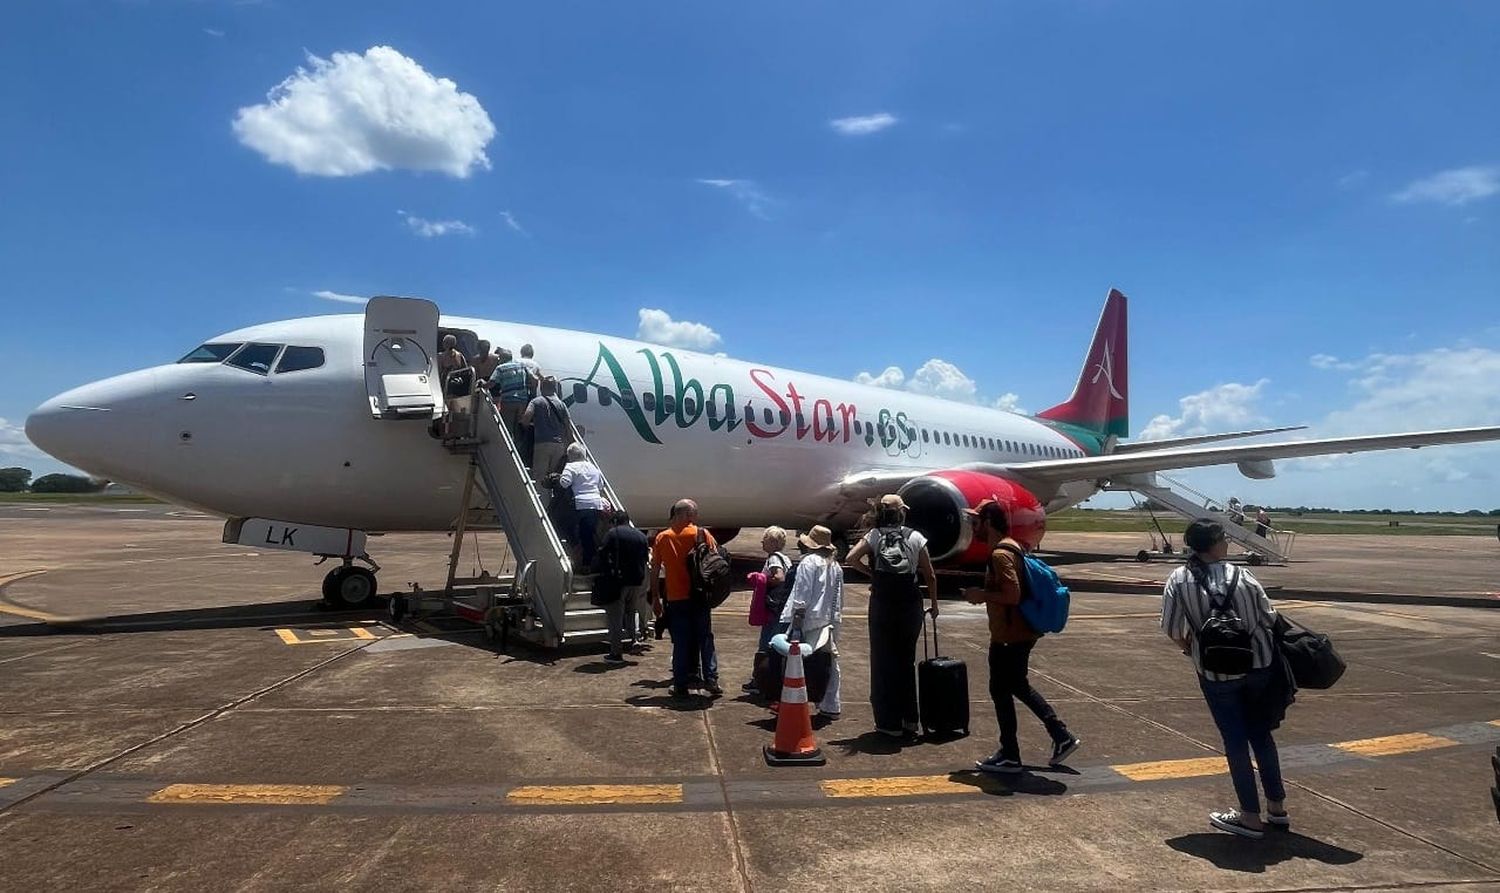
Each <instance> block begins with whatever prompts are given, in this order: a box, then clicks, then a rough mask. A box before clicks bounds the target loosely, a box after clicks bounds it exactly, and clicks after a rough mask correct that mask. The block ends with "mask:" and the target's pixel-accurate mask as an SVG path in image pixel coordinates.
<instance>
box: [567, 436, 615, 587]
mask: <svg viewBox="0 0 1500 893" xmlns="http://www.w3.org/2000/svg"><path fill="white" fill-rule="evenodd" d="M567 455H568V464H567V465H564V466H563V470H562V474H561V475H560V476H559V477H558V479H557V485H558V486H559V487H562V488H565V489H571V490H572V491H573V519H574V522H575V524H576V526H577V530H576V531H575V532H573V536H570V537H569V539H573V538H574V536H576V540H575V541H576V542H577V543H578V553H579V554H578V559H579V564H580V565H581V566H583V567H589V566H591V565H593V563H594V543H595V542H596V541H597V540H598V537H599V516H600V513H601V512H603V510H604V506H605V503H604V496H603V495H602V494H601V492H600V490H601V488H602V487H603V484H604V473H603V472H602V471H600V470H599V466H597V465H595V464H594V463H592V462H590V461H589V456H588V450H586V449H584V446H583V444H581V443H570V444H568V454H567Z"/></svg>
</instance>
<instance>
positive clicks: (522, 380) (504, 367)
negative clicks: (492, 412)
mask: <svg viewBox="0 0 1500 893" xmlns="http://www.w3.org/2000/svg"><path fill="white" fill-rule="evenodd" d="M495 359H497V360H499V363H498V364H497V365H496V366H495V371H494V372H491V373H490V394H491V395H492V396H493V397H494V398H495V405H496V406H498V407H499V408H500V418H501V420H503V421H504V422H505V426H506V428H507V429H508V430H509V431H510V436H511V439H512V440H515V441H516V443H517V445H519V444H520V441H521V415H522V414H523V413H524V412H526V405H527V404H528V403H530V402H531V372H530V371H528V370H527V368H526V367H525V366H524V365H522V364H521V363H518V362H516V360H515V359H514V358H513V357H512V356H511V352H510V351H508V350H506V349H505V348H503V347H502V348H500V350H499V352H498V353H497V354H496V356H495Z"/></svg>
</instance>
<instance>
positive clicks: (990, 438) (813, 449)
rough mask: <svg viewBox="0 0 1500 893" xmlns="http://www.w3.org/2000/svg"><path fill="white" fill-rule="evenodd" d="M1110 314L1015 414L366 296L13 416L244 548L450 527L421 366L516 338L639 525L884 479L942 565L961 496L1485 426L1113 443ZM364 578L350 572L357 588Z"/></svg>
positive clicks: (953, 548)
mask: <svg viewBox="0 0 1500 893" xmlns="http://www.w3.org/2000/svg"><path fill="white" fill-rule="evenodd" d="M1126 330H1127V326H1126V299H1125V296H1124V295H1122V294H1120V293H1119V292H1118V291H1113V290H1112V291H1111V292H1110V294H1109V297H1108V299H1107V300H1106V302H1105V305H1104V311H1103V314H1102V316H1101V318H1100V321H1099V324H1098V328H1097V330H1096V332H1095V334H1094V340H1093V342H1092V344H1091V345H1090V347H1089V350H1088V353H1087V354H1086V356H1085V361H1084V366H1083V370H1082V373H1081V374H1080V375H1079V378H1078V383H1077V385H1076V387H1075V388H1074V390H1073V394H1072V396H1071V397H1069V399H1068V400H1067V401H1066V402H1064V403H1061V404H1058V405H1057V406H1054V407H1052V408H1051V409H1048V410H1046V411H1044V412H1041V413H1038V414H1037V415H1036V416H1025V415H1020V414H1016V413H1012V412H1005V411H1002V410H997V409H987V408H984V407H980V406H972V405H965V404H961V403H956V402H952V401H947V400H942V399H936V398H930V397H923V396H918V395H916V394H911V393H905V392H899V391H892V390H885V389H881V388H876V387H869V386H865V385H860V384H856V383H854V382H850V381H843V380H839V379H833V378H826V377H822V376H817V375H811V374H808V373H804V372H796V371H792V370H790V369H780V368H775V367H771V366H765V365H757V364H754V363H747V362H742V361H740V360H732V359H727V358H723V357H716V356H709V355H707V354H702V353H696V352H693V351H686V350H678V349H675V348H664V347H660V346H657V345H653V344H647V343H643V342H639V341H631V340H627V339H623V338H614V337H610V336H606V335H593V334H587V333H583V332H574V331H566V330H561V329H551V328H542V327H539V326H528V325H521V324H517V323H507V322H495V321H490V320H482V319H467V318H460V317H446V318H440V317H439V314H438V309H437V307H436V305H434V304H431V303H430V302H426V301H418V300H410V299H400V298H375V299H372V300H371V302H370V303H369V305H368V306H367V308H366V311H365V313H364V314H363V315H360V314H348V315H337V316H319V317H311V318H306V319H293V320H286V321H282V322H273V323H267V324H265V325H258V326H251V327H249V328H244V329H238V330H235V331H232V332H226V333H225V334H223V335H219V336H218V337H215V338H211V339H209V340H208V341H207V342H205V343H204V344H202V345H200V346H199V347H197V348H195V349H193V350H192V351H191V352H189V353H188V354H187V355H186V356H185V357H183V358H182V359H181V360H179V361H177V362H176V363H173V364H168V365H163V366H155V367H152V368H150V369H144V370H141V371H138V372H131V373H127V374H125V375H118V376H115V377H113V378H107V379H104V380H102V381H97V382H94V383H92V384H87V385H84V386H82V387H79V388H75V389H73V390H70V391H67V392H65V393H63V394H59V395H58V396H56V397H54V398H52V399H51V400H48V401H47V402H46V403H44V404H43V405H42V406H40V407H39V408H38V409H37V410H36V411H35V412H34V413H33V414H32V415H31V416H30V417H29V418H28V419H27V420H26V434H27V436H28V437H29V438H30V439H31V441H32V442H33V443H35V444H36V445H37V446H38V447H40V448H41V449H43V450H45V451H47V452H48V453H50V454H52V455H53V456H55V457H57V458H58V459H60V460H62V461H63V462H66V463H68V464H70V465H73V466H75V467H77V468H80V469H84V470H86V471H88V472H89V473H90V474H93V475H96V476H99V477H103V478H108V479H110V480H113V481H119V482H122V483H126V484H128V485H130V486H131V487H133V488H136V489H138V490H140V491H142V492H145V493H150V494H154V495H157V496H159V497H161V498H163V499H165V500H168V501H170V502H174V503H178V504H182V505H186V506H191V507H194V508H198V509H201V510H203V511H206V512H210V513H213V514H216V515H220V516H223V517H226V518H229V519H231V521H232V522H233V520H234V519H275V520H276V521H278V522H281V523H282V525H283V527H282V528H277V527H275V525H274V524H273V525H271V526H269V527H268V528H267V533H266V536H265V539H266V540H267V542H265V543H256V544H258V545H270V546H276V545H278V544H277V543H276V542H273V541H274V540H275V538H276V537H275V535H273V534H272V532H271V531H275V530H278V529H285V528H287V527H291V526H294V525H295V526H303V525H306V526H311V527H317V528H329V529H333V530H334V531H335V536H338V535H342V534H344V533H347V534H348V536H349V537H350V539H349V542H351V543H352V542H353V537H354V536H355V535H356V534H357V535H358V536H359V538H360V540H361V541H363V538H364V534H365V533H377V532H386V531H422V530H449V529H452V527H453V526H454V523H455V519H456V518H457V516H458V515H459V513H460V512H459V505H458V502H459V499H460V498H461V497H460V494H461V492H462V487H463V484H464V480H465V476H466V474H467V471H468V459H467V458H466V457H464V456H461V455H454V454H452V453H450V452H448V451H446V450H444V449H443V448H442V447H441V446H440V445H439V443H438V442H437V441H436V440H434V439H433V435H432V434H431V433H430V427H431V426H430V422H431V421H432V419H434V418H435V417H438V416H441V414H442V413H443V411H444V410H443V401H442V395H441V391H440V385H439V383H438V382H437V380H436V379H437V376H436V375H435V374H433V372H432V366H433V362H434V356H435V354H436V346H437V344H438V342H439V339H440V337H441V336H442V335H443V334H455V335H458V336H459V337H460V341H461V344H463V345H465V346H467V348H469V349H470V350H472V348H473V347H474V346H475V342H476V341H477V340H478V339H484V340H487V341H489V342H490V343H491V344H494V345H496V346H497V347H508V348H511V349H512V350H514V349H516V348H518V347H519V346H520V345H521V344H523V343H530V344H533V345H535V348H536V355H537V358H538V360H539V361H540V362H541V364H542V366H543V367H544V369H545V370H546V372H548V373H549V374H551V375H555V376H556V377H557V378H559V379H560V381H561V383H562V396H563V397H564V399H565V400H566V402H567V403H568V404H569V405H570V407H571V413H572V416H573V418H574V420H575V422H576V423H577V424H578V425H579V427H580V429H581V430H582V431H583V432H584V433H585V437H586V440H587V441H588V443H589V446H590V447H591V449H592V451H593V453H594V455H595V456H596V457H597V458H598V460H599V463H600V464H601V466H602V467H603V469H604V471H605V474H606V475H607V476H608V477H609V478H610V480H611V481H612V482H613V484H614V486H615V489H616V491H617V492H618V493H619V495H620V498H621V500H622V501H623V502H624V504H625V505H626V506H627V507H629V508H630V509H631V510H632V513H633V515H634V517H635V519H636V520H637V522H638V523H640V524H641V525H642V526H653V525H655V524H661V523H665V521H666V517H667V510H668V507H669V506H670V505H671V503H672V502H673V501H675V500H676V499H678V498H681V497H684V496H691V497H693V498H694V499H696V500H697V501H698V503H699V505H700V506H701V508H702V517H703V518H704V519H705V521H706V522H707V523H709V524H711V525H712V526H713V527H714V528H715V529H719V530H726V531H728V530H733V529H736V528H739V527H742V526H762V525H768V524H780V525H783V526H786V527H789V528H793V529H797V528H805V527H807V526H810V525H812V524H815V523H821V524H827V525H829V526H830V527H832V528H833V529H834V530H836V531H847V530H849V529H851V528H853V527H854V526H856V524H857V523H858V520H859V518H860V517H861V516H862V515H863V514H864V513H865V512H866V511H868V508H869V502H868V500H869V499H870V498H872V497H875V496H879V495H881V494H883V493H888V492H900V493H901V495H902V496H903V498H904V499H905V500H906V502H907V503H908V504H909V505H910V506H911V507H912V510H911V514H910V517H909V522H910V523H911V524H912V525H913V526H915V527H917V528H919V529H921V530H923V531H924V532H925V533H926V534H927V535H928V537H929V539H930V541H931V549H932V554H933V557H934V558H935V559H937V560H941V561H949V562H963V563H975V562H978V561H982V559H983V555H982V552H983V545H982V544H980V543H976V542H973V541H972V538H971V536H970V531H969V526H968V524H967V523H966V522H965V520H964V516H963V513H962V510H963V509H965V508H968V507H971V506H973V505H974V504H976V503H977V502H978V501H979V500H980V499H985V498H997V499H999V500H1000V501H1001V502H1002V503H1003V504H1004V505H1005V506H1007V507H1008V508H1009V509H1010V511H1011V517H1012V524H1013V527H1014V528H1016V529H1017V530H1018V532H1019V534H1020V538H1022V539H1023V540H1030V541H1031V542H1032V543H1036V542H1039V541H1040V538H1041V534H1042V532H1043V530H1044V529H1045V512H1047V511H1057V510H1058V509H1061V508H1064V507H1067V506H1071V505H1076V504H1077V503H1079V502H1082V501H1083V500H1085V499H1087V498H1088V497H1090V496H1092V495H1093V494H1095V493H1097V492H1099V490H1100V489H1101V488H1102V487H1103V486H1104V485H1106V484H1107V483H1109V482H1110V481H1111V480H1116V481H1118V480H1121V479H1123V478H1126V477H1127V476H1130V475H1140V474H1149V473H1151V472H1155V471H1163V470H1169V469H1177V468H1186V467H1193V466H1204V465H1218V464H1230V463H1236V464H1238V465H1239V467H1240V469H1241V471H1242V472H1243V473H1244V474H1246V475H1247V476H1249V477H1253V478H1265V477H1269V476H1271V475H1273V474H1274V468H1273V466H1272V461H1273V460H1275V459H1284V458H1292V457H1300V456H1314V455H1320V454H1329V453H1351V452H1359V451H1365V450H1379V449H1392V448H1398V447H1412V448H1415V447H1421V446H1428V445H1436V444H1456V443H1469V442H1476V441H1489V440H1496V439H1500V427H1485V428H1466V429H1450V430H1442V431H1426V432H1416V433H1403V434H1379V435H1371V436H1363V437H1339V438H1325V439H1321V440H1299V441H1288V442H1281V443H1261V444H1253V445H1243V444H1237V445H1228V446H1225V445H1208V444H1210V443H1212V442H1215V441H1223V440H1228V439H1233V438H1240V437H1250V436H1254V435H1257V434H1267V433H1273V432H1275V431H1281V430H1287V429H1270V430H1266V431H1247V432H1235V433H1228V434H1213V435H1206V436H1200V437H1186V438H1178V439H1175V440H1170V441H1154V442H1145V443H1132V444H1122V443H1120V442H1119V440H1120V439H1121V438H1123V437H1125V436H1127V434H1128V420H1127V417H1128V406H1129V387H1128V362H1127V359H1128V353H1127V339H1126ZM412 419H417V420H419V422H427V423H429V424H423V423H419V422H412V421H411V420H412ZM325 539H326V537H325ZM240 541H241V542H244V540H240ZM279 545H281V546H282V547H290V548H297V549H300V550H302V551H311V552H321V553H324V554H330V553H331V554H339V553H340V552H343V553H344V554H345V558H346V560H345V565H346V566H347V565H348V564H349V561H348V554H347V552H348V550H345V549H344V547H343V546H342V544H340V545H338V547H337V548H333V547H330V546H328V545H326V543H313V544H293V545H290V546H288V544H287V543H285V542H283V543H280V544H279ZM356 554H358V553H356ZM337 573H340V571H338V570H335V571H334V572H333V574H337ZM330 579H332V576H330ZM369 583H370V586H369V587H365V588H360V587H356V588H355V590H354V591H356V592H358V593H361V594H363V593H367V592H370V591H372V590H373V584H374V579H373V577H371V578H370V579H369ZM335 589H337V587H335ZM327 591H328V587H327V586H325V592H327ZM351 600H355V601H358V600H360V599H359V598H357V597H356V598H353V599H351Z"/></svg>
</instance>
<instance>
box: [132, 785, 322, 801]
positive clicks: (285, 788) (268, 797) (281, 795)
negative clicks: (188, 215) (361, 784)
mask: <svg viewBox="0 0 1500 893" xmlns="http://www.w3.org/2000/svg"><path fill="white" fill-rule="evenodd" d="M346 790H348V789H347V788H345V787H344V786H343V785H334V784H169V785H167V786H166V787H164V788H162V789H161V790H159V791H157V792H156V793H154V794H152V795H151V796H150V797H147V798H146V802H148V803H264V804H269V805H274V806H323V805H325V804H327V803H328V802H329V801H331V800H332V799H333V798H335V797H337V796H338V795H340V794H342V793H344V791H346Z"/></svg>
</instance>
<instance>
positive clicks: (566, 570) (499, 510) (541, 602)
mask: <svg viewBox="0 0 1500 893" xmlns="http://www.w3.org/2000/svg"><path fill="white" fill-rule="evenodd" d="M477 403H478V404H480V405H483V406H486V407H488V411H485V412H476V413H474V415H475V417H476V419H478V418H483V419H484V420H485V421H486V424H485V425H484V428H485V429H486V430H483V431H481V432H479V434H480V438H479V439H480V441H481V447H480V450H481V452H476V453H475V455H474V459H475V462H476V463H477V465H478V467H479V470H480V473H481V475H483V477H484V485H485V490H486V491H487V492H488V493H489V497H490V504H491V507H492V508H493V509H494V511H495V515H496V517H497V518H499V520H500V523H501V526H502V527H504V528H505V532H506V535H507V538H508V539H509V540H510V541H511V551H512V552H514V553H515V555H516V566H517V568H520V567H522V566H524V565H526V564H534V562H535V561H536V559H537V558H539V557H542V556H537V555H533V554H532V550H531V549H529V548H527V546H526V542H527V539H528V538H527V537H524V536H519V535H517V531H519V530H520V525H518V524H517V523H516V516H515V514H514V510H515V507H514V506H512V505H510V504H509V501H508V500H506V499H504V498H501V496H500V493H499V492H498V491H499V490H500V487H499V482H498V481H496V480H495V479H494V476H493V475H494V473H495V472H496V471H498V470H497V469H491V468H490V467H489V463H488V462H487V461H486V460H485V458H484V455H483V453H482V449H483V446H482V444H483V443H485V442H489V439H490V438H495V439H496V440H498V441H499V442H500V444H501V445H502V446H503V447H504V449H505V452H506V454H507V455H508V456H509V458H510V466H511V469H510V470H512V471H514V472H515V474H516V475H517V476H518V479H519V480H521V481H522V482H524V484H525V488H524V492H525V494H526V501H527V505H528V507H529V508H530V509H531V513H532V515H533V517H534V518H535V519H536V520H538V521H540V522H541V529H542V531H543V532H544V535H545V537H546V540H545V543H546V548H547V551H548V552H549V553H550V554H548V555H547V556H546V557H547V558H549V559H552V560H555V561H556V562H557V563H558V565H559V566H560V567H561V568H562V578H563V581H562V582H563V591H562V593H561V597H562V598H563V599H566V598H567V597H568V595H569V594H570V593H571V592H572V590H573V562H572V559H571V558H569V557H568V551H567V549H566V548H565V547H564V546H563V544H562V538H561V537H559V536H558V535H557V528H556V527H554V526H553V524H552V517H551V516H550V515H548V514H547V509H546V506H544V505H543V504H542V497H541V493H540V491H538V489H537V486H536V482H535V481H533V480H532V479H531V471H530V469H528V468H526V466H525V465H524V464H522V462H521V454H520V452H519V451H518V450H517V449H516V442H515V439H514V438H513V437H511V434H510V428H509V426H507V425H506V424H505V420H504V419H502V418H501V417H500V411H499V410H498V409H497V408H496V407H495V405H494V404H493V403H491V402H490V401H489V400H485V399H482V398H481V399H480V400H478V401H477ZM531 576H532V582H533V586H532V587H531V589H532V593H531V594H532V598H531V602H532V605H533V606H534V608H535V609H536V610H537V613H538V614H540V615H541V618H542V623H543V624H544V625H545V626H546V627H547V628H548V630H549V631H550V632H552V633H554V634H556V635H557V637H558V638H559V639H561V638H562V637H563V635H564V634H565V630H564V629H563V624H562V622H561V621H560V620H559V618H557V617H556V616H554V615H553V612H552V608H551V605H549V604H548V603H547V600H546V598H544V597H542V596H541V595H540V593H539V592H538V591H537V590H536V587H535V570H534V568H533V570H532V572H531Z"/></svg>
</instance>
